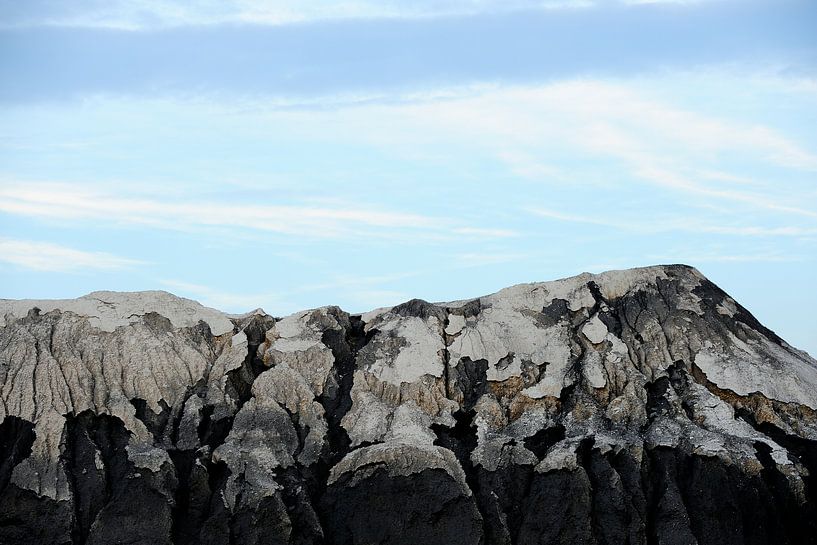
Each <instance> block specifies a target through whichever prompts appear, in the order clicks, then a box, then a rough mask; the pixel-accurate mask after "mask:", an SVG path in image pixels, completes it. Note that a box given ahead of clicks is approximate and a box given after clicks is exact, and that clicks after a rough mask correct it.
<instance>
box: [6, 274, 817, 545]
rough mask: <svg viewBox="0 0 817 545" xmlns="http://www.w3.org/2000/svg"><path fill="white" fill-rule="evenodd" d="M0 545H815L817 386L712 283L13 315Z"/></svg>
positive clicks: (806, 369)
mask: <svg viewBox="0 0 817 545" xmlns="http://www.w3.org/2000/svg"><path fill="white" fill-rule="evenodd" d="M0 400H1V401H2V404H0V543H3V544H16V543H21V544H22V543H26V544H28V543H48V544H51V543H54V544H62V543H66V544H67V543H74V544H85V543H88V544H113V543H144V544H162V543H175V544H194V543H195V544H198V543H202V544H228V543H235V544H259V545H260V544H279V543H280V544H317V543H325V544H347V543H348V544H359V545H364V544H365V545H368V544H375V543H377V544H398V543H399V544H418V543H423V544H425V545H432V544H437V543H439V544H443V543H445V544H452V543H456V544H486V545H488V544H491V545H493V544H497V545H498V544H551V543H588V544H590V543H593V544H624V543H629V544H646V543H650V544H652V543H660V544H693V543H699V544H723V543H752V544H754V543H757V544H761V543H764V544H765V543H769V544H772V543H774V544H785V543H790V544H799V543H814V542H817V512H815V511H816V510H817V417H816V415H817V362H815V360H813V359H811V358H810V357H809V356H808V355H807V354H805V353H803V352H800V351H797V350H796V349H794V348H792V347H790V346H789V345H787V344H786V343H785V342H784V341H782V340H781V339H780V338H778V337H777V336H776V335H775V334H774V333H772V332H771V331H769V330H767V329H766V328H764V327H763V326H762V325H761V324H759V323H758V322H757V321H756V320H755V319H754V318H753V317H752V316H751V315H750V314H749V313H748V312H747V311H746V310H745V309H743V308H742V307H741V306H740V305H739V304H738V303H737V302H735V301H734V300H732V299H731V298H730V297H729V296H727V295H726V294H725V293H723V292H722V291H721V290H720V289H719V288H717V287H716V286H714V285H713V284H712V283H710V282H709V281H707V280H706V279H705V278H704V277H703V276H701V275H700V273H698V272H697V271H696V270H694V269H691V268H689V267H685V266H663V267H651V268H645V269H634V270H629V271H612V272H608V273H603V274H600V275H589V274H585V275H581V276H578V277H574V278H569V279H565V280H559V281H555V282H548V283H539V284H526V285H520V286H514V287H511V288H507V289H505V290H502V291H501V292H499V293H496V294H494V295H490V296H487V297H482V298H479V299H474V300H470V301H460V302H453V303H439V304H431V303H427V302H424V301H420V300H413V301H409V302H407V303H404V304H402V305H399V306H397V307H394V308H389V309H380V310H376V311H373V312H370V313H367V314H364V315H362V316H361V315H358V316H354V315H349V314H347V313H346V312H344V311H342V310H341V309H339V308H337V307H325V308H319V309H315V310H309V311H305V312H300V313H297V314H294V315H292V316H288V317H286V318H273V317H271V316H268V315H266V314H264V313H263V312H260V311H256V312H255V313H251V314H248V315H243V316H227V315H224V314H222V313H220V312H218V311H215V310H212V309H207V308H205V307H202V306H200V305H198V304H197V303H195V302H193V301H189V300H185V299H181V298H177V297H174V296H172V295H170V294H166V293H163V292H143V293H135V294H121V293H110V292H96V293H93V294H90V295H88V296H86V297H83V298H80V299H77V300H69V301H0Z"/></svg>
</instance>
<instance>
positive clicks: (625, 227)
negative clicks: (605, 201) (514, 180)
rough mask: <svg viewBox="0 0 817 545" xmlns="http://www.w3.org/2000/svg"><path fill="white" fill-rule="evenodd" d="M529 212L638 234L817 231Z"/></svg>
mask: <svg viewBox="0 0 817 545" xmlns="http://www.w3.org/2000/svg"><path fill="white" fill-rule="evenodd" d="M526 211H527V212H529V213H531V214H533V215H535V216H538V217H541V218H546V219H550V220H555V221H559V222H566V223H579V224H585V225H597V226H600V227H609V228H612V229H618V230H621V231H628V232H632V233H635V234H654V233H667V232H684V233H697V234H717V235H729V236H744V237H810V236H815V235H817V227H800V226H783V227H771V226H770V227H763V226H755V225H718V224H712V223H710V222H707V220H705V219H703V218H697V217H685V218H678V217H665V218H652V219H648V220H644V221H620V220H614V219H609V218H606V217H590V216H582V215H577V214H571V213H564V212H561V211H557V210H548V209H545V208H527V209H526Z"/></svg>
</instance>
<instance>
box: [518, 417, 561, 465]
mask: <svg viewBox="0 0 817 545" xmlns="http://www.w3.org/2000/svg"><path fill="white" fill-rule="evenodd" d="M564 438H565V427H564V426H563V425H561V424H556V425H555V426H550V427H547V428H543V429H541V430H539V431H537V432H536V433H534V434H533V435H531V436H530V437H526V438H525V439H524V440H523V442H524V444H525V448H526V449H528V450H529V451H531V452H532V453H533V454H535V455H536V459H537V460H542V459H543V458H544V457H545V454H547V451H548V450H550V447H552V446H553V445H555V444H556V443H558V442H559V441H561V440H562V439H564Z"/></svg>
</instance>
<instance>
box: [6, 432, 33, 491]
mask: <svg viewBox="0 0 817 545" xmlns="http://www.w3.org/2000/svg"><path fill="white" fill-rule="evenodd" d="M34 439H35V434H34V424H32V423H31V422H29V421H28V420H23V419H22V418H18V417H16V416H7V417H5V418H4V419H3V422H2V423H0V494H2V493H3V491H5V489H6V486H8V483H9V480H10V479H11V472H12V470H14V466H16V465H17V464H19V463H20V462H22V461H23V460H25V459H26V458H28V457H29V456H30V455H31V446H32V445H33V444H34Z"/></svg>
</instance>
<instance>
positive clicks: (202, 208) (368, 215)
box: [0, 182, 514, 241]
mask: <svg viewBox="0 0 817 545" xmlns="http://www.w3.org/2000/svg"><path fill="white" fill-rule="evenodd" d="M0 212H4V213H7V214H14V215H20V216H28V217H34V218H39V219H51V220H61V221H66V222H105V223H108V224H111V225H124V226H127V225H131V226H141V227H146V228H158V229H169V230H175V231H200V230H206V229H212V230H218V229H226V230H228V231H229V232H230V233H231V234H234V233H236V232H240V231H241V230H243V231H246V232H253V231H254V232H271V233H277V234H280V235H287V236H296V237H308V238H314V239H337V238H343V237H369V238H380V239H400V238H406V237H408V238H411V239H414V240H424V241H431V240H434V239H438V240H445V239H451V238H463V237H474V236H479V237H481V238H491V237H494V238H499V237H507V236H513V235H514V232H512V231H510V230H505V229H490V228H472V227H468V226H457V225H456V224H452V223H451V221H450V220H448V219H445V218H437V217H433V216H428V215H423V214H415V213H406V212H397V211H394V210H389V209H384V208H375V207H368V208H354V207H346V206H341V205H338V206H335V207H327V206H317V205H310V204H297V205H263V204H261V205H259V204H252V203H243V202H239V203H233V204H230V203H226V202H218V201H214V200H199V199H187V200H185V199H183V198H179V197H178V196H176V195H174V196H172V197H171V198H168V199H166V200H159V199H156V198H147V197H142V196H134V195H131V194H128V193H127V192H126V191H125V192H117V191H106V190H100V189H97V188H93V187H84V186H82V185H78V184H67V183H36V182H35V183H31V182H29V183H4V184H3V186H2V187H0Z"/></svg>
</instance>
